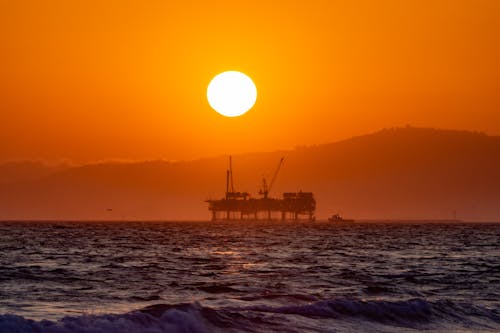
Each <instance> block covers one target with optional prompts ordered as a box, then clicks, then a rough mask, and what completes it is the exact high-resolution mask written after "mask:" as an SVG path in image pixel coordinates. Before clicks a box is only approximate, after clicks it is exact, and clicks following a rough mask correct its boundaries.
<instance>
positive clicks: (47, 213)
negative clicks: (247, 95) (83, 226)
mask: <svg viewBox="0 0 500 333" xmlns="http://www.w3.org/2000/svg"><path fill="white" fill-rule="evenodd" d="M281 156H285V157H286V161H285V165H284V167H283V168H282V170H281V172H280V174H279V176H278V179H277V181H276V184H275V187H274V188H273V189H272V193H271V195H275V196H280V195H281V192H284V191H298V190H304V191H312V192H314V193H315V195H316V198H317V201H318V211H317V216H318V218H326V217H327V216H328V215H330V214H333V213H336V212H340V213H343V214H344V215H345V216H348V217H354V218H358V219H378V218H384V219H433V218H437V219H450V218H452V216H453V212H454V211H456V214H457V217H458V218H460V219H464V220H471V221H500V205H499V202H500V172H499V171H498V170H500V137H493V136H487V135H485V134H481V133H476V132H467V131H450V130H436V129H425V128H411V127H406V128H395V129H385V130H382V131H379V132H376V133H373V134H369V135H364V136H359V137H355V138H351V139H348V140H344V141H341V142H336V143H331V144H323V145H317V146H312V147H298V148H296V149H294V150H291V151H279V152H269V153H252V154H243V155H236V156H234V157H233V169H234V179H235V184H236V187H237V189H238V190H241V191H248V192H250V193H252V194H253V195H254V196H256V195H257V192H258V190H259V187H260V184H261V179H262V176H263V175H265V176H267V177H270V176H271V175H272V173H273V172H274V169H275V168H276V166H277V163H278V160H279V158H280V157H281ZM226 169H227V156H219V157H214V158H209V159H201V160H194V161H182V162H167V161H144V162H134V163H118V162H108V163H99V164H89V165H83V166H76V167H75V166H74V167H66V168H59V169H54V170H51V172H50V173H48V174H47V173H42V174H40V175H38V176H36V177H34V176H32V175H31V174H30V177H27V178H22V179H19V178H18V179H16V178H14V179H10V181H3V182H0V219H61V220H66V219H70V220H78V219H91V220H98V219H155V220H165V219H169V220H173V219H177V220H178V219H180V220H184V219H186V220H190V219H208V218H209V214H208V211H207V207H206V204H205V203H204V202H203V201H204V200H206V199H207V198H209V197H212V198H217V197H221V196H222V195H223V193H224V191H225V177H226V175H225V170H226ZM0 170H2V167H1V166H0ZM0 179H1V177H0Z"/></svg>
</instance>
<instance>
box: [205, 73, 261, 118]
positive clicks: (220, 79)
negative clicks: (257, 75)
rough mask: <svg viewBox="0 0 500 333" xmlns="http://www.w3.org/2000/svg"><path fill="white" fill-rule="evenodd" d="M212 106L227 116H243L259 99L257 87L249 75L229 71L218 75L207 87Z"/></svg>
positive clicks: (209, 101)
mask: <svg viewBox="0 0 500 333" xmlns="http://www.w3.org/2000/svg"><path fill="white" fill-rule="evenodd" d="M207 98H208V103H209V104H210V106H211V107H212V108H213V109H214V110H215V111H217V112H218V113H220V114H221V115H223V116H226V117H237V116H241V115H242V114H244V113H245V112H247V111H248V110H250V109H251V108H252V106H253V105H254V104H255V101H256V100H257V88H256V87H255V84H254V83H253V81H252V79H251V78H250V77H248V76H247V75H245V74H243V73H241V72H237V71H228V72H223V73H220V74H218V75H216V76H215V77H214V78H213V79H212V81H210V84H209V85H208V88H207Z"/></svg>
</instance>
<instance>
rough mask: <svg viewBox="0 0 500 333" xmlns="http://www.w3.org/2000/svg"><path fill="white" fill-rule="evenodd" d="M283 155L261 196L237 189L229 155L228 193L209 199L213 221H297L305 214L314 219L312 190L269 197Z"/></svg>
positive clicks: (261, 190) (264, 185)
mask: <svg viewBox="0 0 500 333" xmlns="http://www.w3.org/2000/svg"><path fill="white" fill-rule="evenodd" d="M283 162H284V158H283V157H282V158H281V159H280V161H279V164H278V167H277V168H276V170H275V172H274V174H273V177H272V178H271V181H270V182H269V183H268V182H267V180H266V178H265V177H263V179H262V188H261V189H260V191H259V195H260V196H261V197H260V198H257V199H256V198H252V197H251V196H250V194H249V193H248V192H236V191H235V189H234V181H233V165H232V159H231V156H230V157H229V169H228V170H227V171H226V196H225V197H224V198H222V199H218V200H211V199H210V200H206V202H208V210H209V211H210V212H211V213H212V221H218V220H273V219H281V220H282V221H290V220H291V221H296V220H299V219H303V218H304V217H305V218H306V219H307V220H309V221H314V219H315V217H314V213H315V210H316V200H315V199H314V195H313V193H312V192H302V191H300V192H285V193H283V197H282V198H281V199H277V198H271V197H269V193H270V192H271V189H272V188H273V185H274V183H275V181H276V178H277V177H278V174H279V171H280V169H281V167H282V166H283Z"/></svg>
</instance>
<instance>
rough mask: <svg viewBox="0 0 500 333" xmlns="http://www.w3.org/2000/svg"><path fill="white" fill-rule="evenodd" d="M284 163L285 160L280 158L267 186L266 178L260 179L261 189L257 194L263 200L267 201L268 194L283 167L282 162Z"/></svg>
mask: <svg viewBox="0 0 500 333" xmlns="http://www.w3.org/2000/svg"><path fill="white" fill-rule="evenodd" d="M284 161H285V158H284V157H282V158H281V159H280V161H279V163H278V167H277V168H276V171H274V175H273V178H271V181H270V182H269V184H268V183H267V179H266V177H262V189H261V190H260V191H259V194H260V195H262V196H263V197H264V199H267V197H268V195H269V192H271V189H272V188H273V185H274V182H275V181H276V178H277V177H278V173H279V172H280V169H281V166H282V165H283V162H284Z"/></svg>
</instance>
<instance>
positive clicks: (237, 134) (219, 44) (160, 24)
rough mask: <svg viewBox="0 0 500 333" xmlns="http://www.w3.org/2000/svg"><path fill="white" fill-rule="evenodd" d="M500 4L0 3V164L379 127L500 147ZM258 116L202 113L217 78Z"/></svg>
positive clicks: (172, 152)
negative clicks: (438, 132)
mask: <svg viewBox="0 0 500 333" xmlns="http://www.w3.org/2000/svg"><path fill="white" fill-rule="evenodd" d="M499 59H500V1H496V0H491V1H486V0H471V1H462V0H450V1H439V0H428V1H427V0H420V1H334V0H328V1H318V0H309V1H244V2H243V1H165V0H161V1H125V0H119V1H118V0H116V1H114V0H109V1H91V0H85V1H63V0H61V1H24V0H19V1H8V0H6V1H1V2H0V161H6V160H15V159H44V160H48V161H58V160H61V159H70V160H73V161H75V162H90V161H96V160H103V159H133V160H136V159H157V158H164V159H194V158H198V157H204V156H211V155H221V154H227V153H240V152H248V151H269V150H276V149H287V148H293V147H295V146H297V145H312V144H319V143H325V142H331V141H336V140H339V139H343V138H348V137H351V136H354V135H360V134H365V133H369V132H373V131H377V130H379V129H381V128H384V127H393V126H405V125H406V124H411V125H413V126H425V127H437V128H456V129H468V130H478V131H484V132H486V133H488V134H492V135H500V93H499V87H500V61H499ZM226 70H237V71H241V72H244V73H246V74H248V75H249V76H250V77H252V79H253V80H254V82H255V84H256V86H257V89H258V97H257V103H256V104H255V106H254V108H253V109H251V110H250V111H249V112H248V113H247V114H245V115H243V116H241V117H237V118H226V117H223V116H221V115H219V114H217V113H216V112H215V111H213V110H212V109H211V108H210V106H209V105H208V102H207V99H206V88H207V85H208V83H209V82H210V80H211V79H212V77H214V76H215V75H216V74H218V73H220V72H223V71H226Z"/></svg>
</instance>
